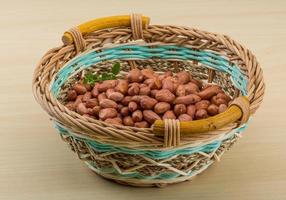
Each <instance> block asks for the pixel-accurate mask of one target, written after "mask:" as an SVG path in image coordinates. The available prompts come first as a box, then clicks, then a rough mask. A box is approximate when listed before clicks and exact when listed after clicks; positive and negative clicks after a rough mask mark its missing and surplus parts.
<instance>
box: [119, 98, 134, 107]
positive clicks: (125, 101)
mask: <svg viewBox="0 0 286 200" xmlns="http://www.w3.org/2000/svg"><path fill="white" fill-rule="evenodd" d="M131 98H132V97H131V96H126V97H124V98H123V99H122V101H121V103H122V104H123V105H124V106H128V104H129V102H130V101H131Z"/></svg>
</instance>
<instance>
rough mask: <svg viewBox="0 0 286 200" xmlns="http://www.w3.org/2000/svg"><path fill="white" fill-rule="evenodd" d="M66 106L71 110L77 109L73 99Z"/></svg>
mask: <svg viewBox="0 0 286 200" xmlns="http://www.w3.org/2000/svg"><path fill="white" fill-rule="evenodd" d="M65 107H67V108H68V109H69V110H71V111H74V110H75V104H74V102H73V101H69V102H68V103H67V104H66V105H65Z"/></svg>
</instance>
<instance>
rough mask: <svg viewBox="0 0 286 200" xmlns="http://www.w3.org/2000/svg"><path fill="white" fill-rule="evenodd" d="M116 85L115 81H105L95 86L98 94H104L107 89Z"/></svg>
mask: <svg viewBox="0 0 286 200" xmlns="http://www.w3.org/2000/svg"><path fill="white" fill-rule="evenodd" d="M116 85H117V80H106V81H103V82H102V83H101V84H99V85H98V86H97V89H98V91H99V92H105V91H106V90H108V89H111V88H114V87H115V86H116Z"/></svg>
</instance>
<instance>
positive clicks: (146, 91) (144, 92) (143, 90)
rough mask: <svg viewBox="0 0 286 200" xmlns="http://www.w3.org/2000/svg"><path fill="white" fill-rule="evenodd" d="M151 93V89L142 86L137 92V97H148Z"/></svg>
mask: <svg viewBox="0 0 286 200" xmlns="http://www.w3.org/2000/svg"><path fill="white" fill-rule="evenodd" d="M150 92H151V89H150V88H149V87H148V86H144V87H141V88H140V91H139V95H147V96H148V95H149V94H150Z"/></svg>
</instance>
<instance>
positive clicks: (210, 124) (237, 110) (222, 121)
mask: <svg viewBox="0 0 286 200" xmlns="http://www.w3.org/2000/svg"><path fill="white" fill-rule="evenodd" d="M249 116H250V105H249V101H248V99H247V97H245V96H241V97H237V98H236V99H234V101H233V102H232V103H231V104H230V106H229V108H228V109H227V110H226V111H225V112H222V113H220V114H218V115H215V116H213V117H209V118H206V119H201V120H195V121H189V122H180V123H179V127H180V131H179V132H180V135H181V136H188V135H191V134H194V133H203V132H208V131H213V130H216V129H219V128H222V127H224V126H226V125H227V124H230V123H233V122H236V121H238V120H240V121H241V123H245V122H246V121H247V120H248V118H249ZM165 130H166V129H165V122H164V121H163V120H156V121H155V123H154V124H153V132H154V134H155V135H158V136H164V135H165Z"/></svg>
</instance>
